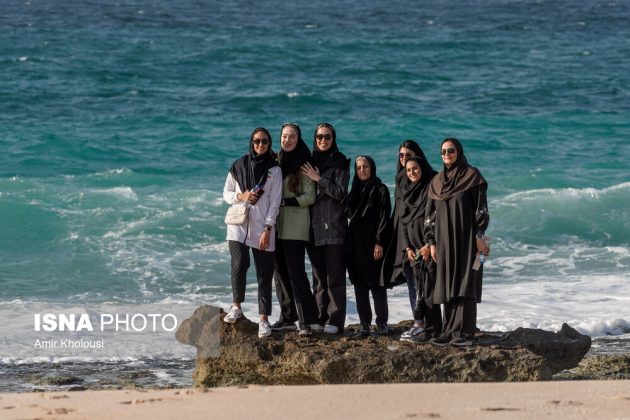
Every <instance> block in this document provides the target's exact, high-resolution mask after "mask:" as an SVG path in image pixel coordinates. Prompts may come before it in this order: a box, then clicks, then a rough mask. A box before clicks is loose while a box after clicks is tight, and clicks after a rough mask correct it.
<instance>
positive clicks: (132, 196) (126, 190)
mask: <svg viewBox="0 0 630 420" xmlns="http://www.w3.org/2000/svg"><path fill="white" fill-rule="evenodd" d="M90 192H91V193H94V194H110V195H114V196H117V197H119V198H124V199H126V200H131V201H137V200H138V195H137V194H136V193H135V191H134V190H133V189H132V188H131V187H115V188H107V189H92V190H90Z"/></svg>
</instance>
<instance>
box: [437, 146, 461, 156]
mask: <svg viewBox="0 0 630 420" xmlns="http://www.w3.org/2000/svg"><path fill="white" fill-rule="evenodd" d="M456 152H457V150H455V148H454V147H447V148H446V149H442V151H441V152H440V153H441V154H442V156H444V155H447V154H448V155H453V154H455V153H456Z"/></svg>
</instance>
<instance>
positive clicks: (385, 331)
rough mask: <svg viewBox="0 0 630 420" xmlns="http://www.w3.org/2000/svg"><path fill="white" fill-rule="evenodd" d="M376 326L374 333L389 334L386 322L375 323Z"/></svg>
mask: <svg viewBox="0 0 630 420" xmlns="http://www.w3.org/2000/svg"><path fill="white" fill-rule="evenodd" d="M376 328H377V330H376V333H377V334H378V335H389V327H388V326H387V324H382V325H377V326H376Z"/></svg>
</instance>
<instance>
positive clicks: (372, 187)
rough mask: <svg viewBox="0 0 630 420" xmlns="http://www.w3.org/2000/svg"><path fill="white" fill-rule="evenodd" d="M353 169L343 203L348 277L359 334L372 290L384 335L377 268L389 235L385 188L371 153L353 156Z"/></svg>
mask: <svg viewBox="0 0 630 420" xmlns="http://www.w3.org/2000/svg"><path fill="white" fill-rule="evenodd" d="M354 171H355V174H354V179H353V180H352V190H351V191H350V194H349V195H348V198H347V204H346V216H347V217H348V219H349V220H350V221H349V224H348V231H347V234H346V243H345V246H346V258H347V268H348V277H349V278H350V282H351V283H352V284H353V285H354V292H355V296H356V300H357V311H358V312H359V319H360V321H361V331H360V334H361V335H370V324H371V322H372V310H371V308H370V292H372V299H373V300H374V310H375V312H376V325H377V331H378V333H379V334H380V335H387V334H388V332H389V330H388V328H387V319H388V316H389V310H388V306H387V288H386V287H385V286H384V285H383V284H382V283H381V281H380V280H381V278H380V272H381V265H382V264H383V245H384V244H386V243H388V241H389V239H390V235H391V227H390V220H389V214H390V211H391V203H390V200H389V190H388V188H387V186H386V185H385V184H383V182H382V181H381V180H380V179H379V178H378V177H377V176H376V164H375V163H374V160H373V159H372V158H371V157H369V156H359V157H357V158H356V160H355V166H354Z"/></svg>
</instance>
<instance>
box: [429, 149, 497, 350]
mask: <svg viewBox="0 0 630 420" xmlns="http://www.w3.org/2000/svg"><path fill="white" fill-rule="evenodd" d="M441 154H442V161H443V162H444V168H443V169H442V171H441V172H440V173H439V174H438V175H437V176H435V177H434V178H433V180H432V181H431V184H430V186H429V200H428V202H427V207H426V214H425V216H426V219H428V220H425V226H424V227H425V232H424V233H425V236H426V238H427V241H428V243H429V244H430V246H431V258H432V259H433V261H435V262H436V284H435V299H434V302H435V303H437V304H440V303H443V304H444V332H443V333H442V335H440V336H439V337H436V338H433V339H431V343H433V344H436V345H447V344H449V343H451V344H452V345H455V346H470V345H472V344H473V342H474V334H475V329H476V327H477V303H479V302H481V284H482V276H483V266H478V265H477V264H475V263H476V261H475V260H476V258H477V257H478V256H479V254H480V253H481V254H484V255H488V253H489V252H490V247H489V246H488V244H486V243H485V241H484V240H483V238H484V232H485V230H486V229H487V228H488V224H489V222H490V217H489V215H488V204H487V197H486V191H487V189H488V184H487V183H486V180H485V179H484V178H483V176H481V173H480V172H479V170H478V169H477V168H474V167H472V166H470V165H469V164H468V160H467V159H466V156H465V155H464V148H463V147H462V144H461V143H460V142H459V140H457V139H454V138H448V139H446V140H444V141H443V142H442V146H441Z"/></svg>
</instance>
